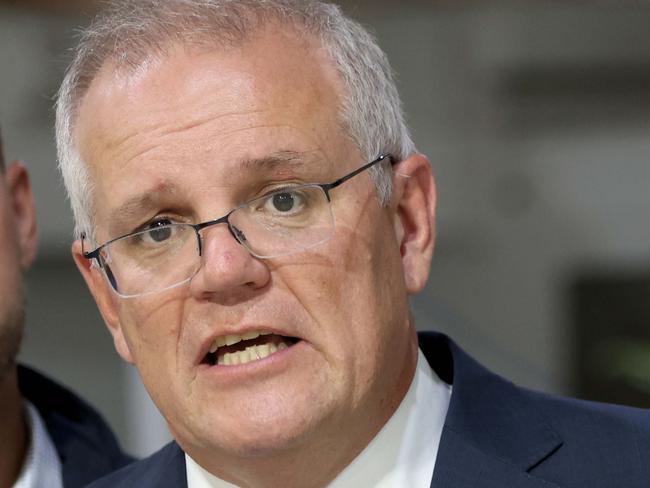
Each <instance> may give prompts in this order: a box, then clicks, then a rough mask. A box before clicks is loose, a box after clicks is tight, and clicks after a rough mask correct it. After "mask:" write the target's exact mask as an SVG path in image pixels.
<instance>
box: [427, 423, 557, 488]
mask: <svg viewBox="0 0 650 488" xmlns="http://www.w3.org/2000/svg"><path fill="white" fill-rule="evenodd" d="M451 486H453V487H454V488H506V487H507V488H560V487H559V486H558V485H556V484H555V483H551V482H548V481H544V480H542V479H540V478H536V477H534V476H532V475H530V474H528V473H527V472H526V471H525V470H522V469H520V467H518V466H515V465H513V464H510V463H509V462H507V461H505V460H502V459H499V458H497V457H496V456H494V455H491V454H487V453H485V452H483V451H482V450H480V449H478V448H477V447H475V446H473V445H472V444H471V443H470V442H468V440H467V439H466V438H465V437H464V436H463V435H460V434H458V433H456V432H454V431H453V430H451V429H449V428H447V427H445V429H444V431H443V442H441V444H440V451H439V452H438V458H437V461H436V468H435V470H434V472H433V479H432V481H431V488H446V487H451Z"/></svg>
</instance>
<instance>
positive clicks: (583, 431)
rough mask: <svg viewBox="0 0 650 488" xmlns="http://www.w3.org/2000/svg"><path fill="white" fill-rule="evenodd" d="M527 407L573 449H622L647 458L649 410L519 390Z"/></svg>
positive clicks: (649, 444)
mask: <svg viewBox="0 0 650 488" xmlns="http://www.w3.org/2000/svg"><path fill="white" fill-rule="evenodd" d="M521 391H522V393H523V395H524V396H526V397H527V398H529V399H530V401H531V404H532V405H535V408H537V409H538V410H539V412H540V413H541V414H543V415H544V416H545V417H546V418H547V419H549V420H548V421H549V422H550V423H551V424H552V425H553V428H554V429H555V430H556V431H558V432H560V433H561V434H562V435H563V437H564V438H565V439H570V440H571V442H572V444H573V445H574V446H579V445H582V446H583V447H584V448H589V449H591V450H594V449H595V448H597V447H599V446H601V445H602V447H603V448H606V449H608V450H611V451H615V450H617V449H620V448H621V447H623V446H627V447H629V448H630V449H631V450H630V451H629V452H636V453H641V452H643V453H645V456H647V457H648V458H650V411H649V410H645V409H640V408H633V407H626V406H623V405H613V404H607V403H598V402H590V401H585V400H578V399H575V398H566V397H558V396H554V395H548V394H546V393H541V392H538V391H532V390H528V389H523V388H522V389H521Z"/></svg>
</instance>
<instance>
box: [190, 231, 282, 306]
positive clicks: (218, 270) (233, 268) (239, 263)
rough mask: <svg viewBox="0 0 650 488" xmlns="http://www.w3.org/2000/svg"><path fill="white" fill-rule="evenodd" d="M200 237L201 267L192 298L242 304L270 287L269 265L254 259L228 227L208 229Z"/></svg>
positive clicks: (191, 286) (193, 281)
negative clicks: (258, 291)
mask: <svg viewBox="0 0 650 488" xmlns="http://www.w3.org/2000/svg"><path fill="white" fill-rule="evenodd" d="M201 235H202V252H201V268H200V269H199V271H198V272H197V273H196V275H195V276H194V278H192V281H191V283H190V293H191V294H192V295H193V296H195V297H196V298H200V299H216V300H222V301H228V302H232V301H242V300H246V298H248V297H250V295H251V294H253V293H254V292H255V291H257V290H259V289H261V288H263V287H264V286H266V285H267V284H268V282H269V280H270V278H271V272H270V270H269V268H268V266H267V264H266V263H265V262H263V261H261V260H260V259H257V258H255V257H254V256H252V255H251V254H250V253H249V252H248V251H247V250H246V248H245V247H244V246H242V245H241V244H240V243H239V242H238V241H237V240H236V239H235V238H234V236H233V234H232V232H231V231H230V230H229V229H228V226H227V225H215V226H213V227H208V228H206V229H203V230H202V231H201Z"/></svg>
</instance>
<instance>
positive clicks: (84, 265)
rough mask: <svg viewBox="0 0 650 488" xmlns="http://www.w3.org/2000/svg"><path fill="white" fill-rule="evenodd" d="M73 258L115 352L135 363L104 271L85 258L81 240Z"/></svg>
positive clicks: (73, 245)
mask: <svg viewBox="0 0 650 488" xmlns="http://www.w3.org/2000/svg"><path fill="white" fill-rule="evenodd" d="M72 257H73V258H74V262H75V264H76V265H77V268H78V269H79V272H80V273H81V276H83V278H84V280H85V281H86V284H87V285H88V289H89V290H90V293H91V294H92V296H93V298H94V299H95V302H96V303H97V307H98V308H99V312H100V313H101V315H102V318H103V319H104V323H105V324H106V327H108V331H109V332H110V333H111V335H112V336H113V343H114V344H115V350H116V351H117V352H118V354H119V355H120V356H121V357H122V359H124V360H125V361H126V362H128V363H133V355H132V354H131V350H130V349H129V345H128V343H127V341H126V337H125V336H124V332H123V331H122V325H121V322H120V318H119V314H118V310H117V303H116V300H117V296H116V295H115V293H113V291H112V290H111V289H110V286H111V285H110V284H109V283H108V282H107V281H106V279H105V278H104V274H103V272H102V270H101V269H99V268H98V267H97V266H93V265H92V264H93V261H94V260H92V259H87V258H85V257H84V255H83V250H82V246H81V240H80V239H77V240H76V241H74V242H73V243H72Z"/></svg>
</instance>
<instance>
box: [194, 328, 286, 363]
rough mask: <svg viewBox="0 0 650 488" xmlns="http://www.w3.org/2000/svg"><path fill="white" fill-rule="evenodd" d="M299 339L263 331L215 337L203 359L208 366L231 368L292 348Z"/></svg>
mask: <svg viewBox="0 0 650 488" xmlns="http://www.w3.org/2000/svg"><path fill="white" fill-rule="evenodd" d="M298 341H299V339H297V338H295V337H285V336H281V335H278V334H272V333H270V332H263V331H259V332H258V331H251V332H247V333H245V334H242V335H241V336H240V335H234V334H233V335H226V336H221V337H217V339H215V341H214V343H213V344H212V347H210V352H208V354H206V355H205V358H204V359H203V363H204V364H209V365H210V366H214V365H219V366H233V365H236V364H246V363H250V362H252V361H259V360H260V359H264V358H266V357H268V356H270V355H271V354H275V353H276V352H279V351H282V350H284V349H287V348H289V347H291V346H293V345H294V344H295V343H297V342H298Z"/></svg>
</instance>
